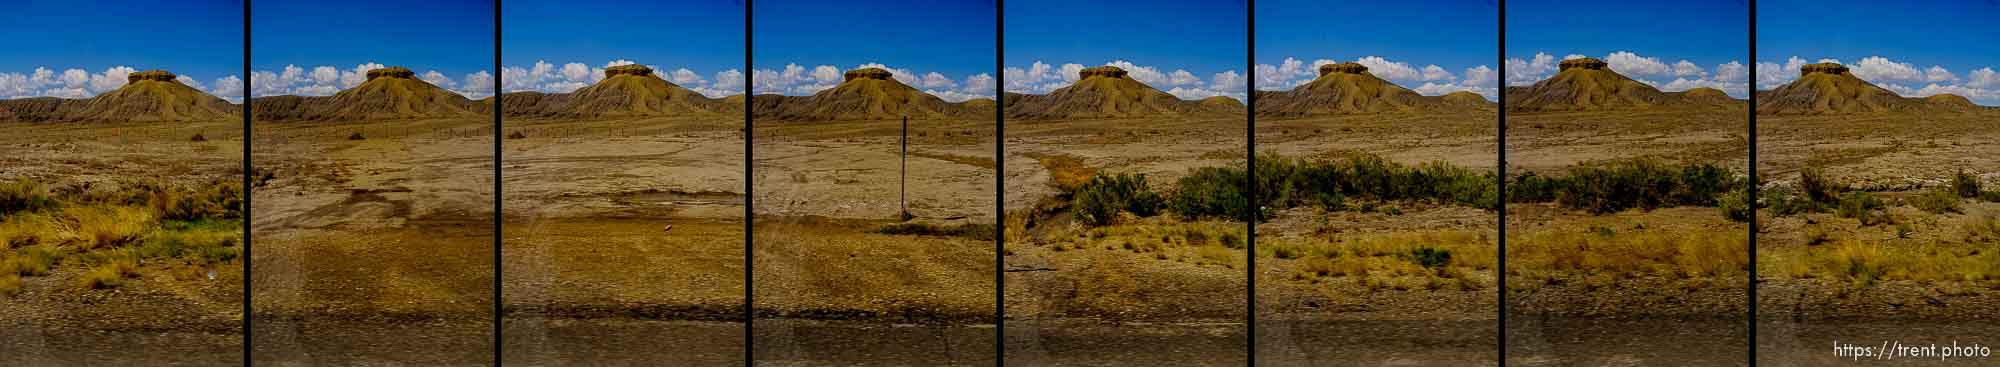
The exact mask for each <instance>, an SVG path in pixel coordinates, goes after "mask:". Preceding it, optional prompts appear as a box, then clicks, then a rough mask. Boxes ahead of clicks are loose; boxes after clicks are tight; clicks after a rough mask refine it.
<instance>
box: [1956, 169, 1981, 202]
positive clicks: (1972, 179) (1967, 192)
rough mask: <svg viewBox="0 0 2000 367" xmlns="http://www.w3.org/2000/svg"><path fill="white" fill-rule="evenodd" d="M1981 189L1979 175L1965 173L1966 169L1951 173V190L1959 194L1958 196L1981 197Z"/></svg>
mask: <svg viewBox="0 0 2000 367" xmlns="http://www.w3.org/2000/svg"><path fill="white" fill-rule="evenodd" d="M1981 191H1982V190H1980V187H1979V177H1978V176H1973V175H1972V174H1969V173H1965V170H1964V169H1960V170H1958V172H1957V173H1953V174H1952V175H1951V192H1952V193H1955V194H1958V197H1965V198H1976V197H1979V195H1980V193H1981Z"/></svg>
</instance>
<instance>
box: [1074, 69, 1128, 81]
mask: <svg viewBox="0 0 2000 367" xmlns="http://www.w3.org/2000/svg"><path fill="white" fill-rule="evenodd" d="M1093 76H1101V77H1106V78H1113V79H1124V78H1125V69H1120V68H1118V67H1116V66H1099V67H1094V68H1083V71H1078V72H1076V78H1077V79H1090V77H1093Z"/></svg>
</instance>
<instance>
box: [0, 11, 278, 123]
mask: <svg viewBox="0 0 2000 367" xmlns="http://www.w3.org/2000/svg"><path fill="white" fill-rule="evenodd" d="M0 24H5V25H6V27H7V31H6V32H5V33H6V35H7V37H6V38H7V42H8V44H7V50H6V52H4V53H0V98H21V97H38V96H57V97H65V98H87V97H90V96H94V95H96V94H97V93H102V92H105V91H109V90H112V89H116V88H117V87H119V86H123V85H124V84H125V75H126V74H128V73H130V72H131V71H140V70H151V69H164V70H167V71H171V72H174V73H175V74H179V75H181V76H184V77H186V78H184V79H183V83H186V84H189V85H190V86H197V87H199V88H201V89H202V90H204V91H208V92H211V93H215V94H217V95H222V96H224V97H232V96H234V95H239V94H240V91H241V90H242V88H241V87H240V80H242V79H241V78H240V74H242V73H243V3H242V1H236V0H216V1H177V2H168V1H94V2H90V3H88V4H82V3H77V2H69V1H25V2H10V3H8V4H7V6H6V11H4V12H0ZM140 45H143V46H140ZM232 99H234V98H232Z"/></svg>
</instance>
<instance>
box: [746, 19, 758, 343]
mask: <svg viewBox="0 0 2000 367" xmlns="http://www.w3.org/2000/svg"><path fill="white" fill-rule="evenodd" d="M752 4H753V3H752V0H743V71H744V72H746V73H747V74H749V75H750V77H748V78H743V365H744V366H750V365H755V364H757V361H756V348H757V343H756V341H757V332H756V331H757V328H756V321H757V317H756V304H755V303H752V302H751V299H752V297H755V293H756V292H755V290H756V288H755V287H753V286H752V285H753V284H755V283H753V280H754V279H755V277H753V274H755V273H756V271H755V270H753V269H755V268H756V266H757V263H756V262H755V261H753V260H755V258H756V256H757V254H756V252H757V251H756V246H757V245H756V243H757V241H756V236H752V235H750V234H751V230H750V228H751V227H752V226H754V225H756V223H754V222H755V221H756V219H757V217H756V214H757V213H756V209H753V208H755V206H754V205H752V203H753V202H754V201H755V200H756V198H757V185H756V177H755V176H756V175H754V174H753V171H755V168H754V167H756V166H754V165H753V163H752V158H753V157H754V155H755V154H757V151H756V149H753V144H752V141H753V140H755V139H756V136H757V129H756V124H755V123H754V121H752V119H751V118H750V115H751V110H750V106H755V105H756V104H755V103H751V101H750V99H751V98H755V97H756V95H757V94H756V91H755V90H752V89H750V88H751V81H753V80H756V77H757V69H756V67H755V66H754V65H752V60H755V59H756V58H755V57H753V56H752V55H754V54H755V52H752V51H751V50H753V48H752V47H751V45H752V44H753V42H752V40H753V39H755V38H757V35H756V33H755V32H751V31H750V29H751V27H750V23H751V22H752V21H754V20H756V19H757V17H755V16H751V9H754V7H753V6H752Z"/></svg>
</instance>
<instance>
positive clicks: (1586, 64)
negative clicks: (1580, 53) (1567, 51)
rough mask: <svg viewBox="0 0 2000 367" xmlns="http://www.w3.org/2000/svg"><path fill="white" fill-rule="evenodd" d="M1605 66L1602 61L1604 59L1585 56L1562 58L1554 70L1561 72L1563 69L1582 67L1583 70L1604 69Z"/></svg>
mask: <svg viewBox="0 0 2000 367" xmlns="http://www.w3.org/2000/svg"><path fill="white" fill-rule="evenodd" d="M1605 66H1607V64H1605V63H1604V60H1598V59H1594V58H1588V57H1585V58H1580V59H1569V60H1563V61H1562V63H1561V64H1558V65H1557V68H1556V71H1557V72H1562V71H1565V70H1569V69H1570V68H1583V69H1584V70H1604V67H1605Z"/></svg>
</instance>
